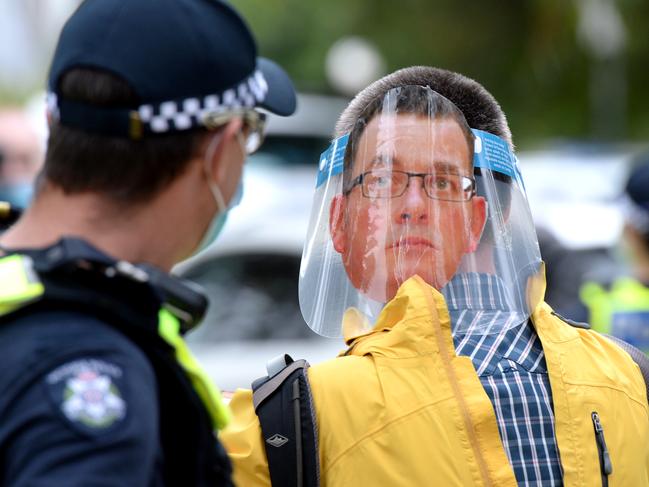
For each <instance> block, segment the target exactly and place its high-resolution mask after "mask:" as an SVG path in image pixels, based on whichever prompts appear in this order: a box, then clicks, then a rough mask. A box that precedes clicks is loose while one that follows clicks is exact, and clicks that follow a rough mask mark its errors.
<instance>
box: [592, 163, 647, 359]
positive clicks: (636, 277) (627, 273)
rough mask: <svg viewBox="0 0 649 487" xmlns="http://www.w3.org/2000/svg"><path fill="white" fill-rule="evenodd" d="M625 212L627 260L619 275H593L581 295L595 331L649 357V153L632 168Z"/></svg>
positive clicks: (624, 250) (623, 249)
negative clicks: (619, 340)
mask: <svg viewBox="0 0 649 487" xmlns="http://www.w3.org/2000/svg"><path fill="white" fill-rule="evenodd" d="M623 212H624V219H625V223H624V228H623V233H622V238H621V241H620V244H619V245H620V247H621V248H620V253H621V254H622V255H623V256H624V258H625V260H626V261H625V262H624V263H623V264H622V265H621V266H620V267H621V268H620V267H618V268H617V269H616V271H617V272H616V275H614V274H612V273H608V274H607V275H605V276H604V277H603V278H601V277H600V278H596V277H593V276H592V275H591V276H589V277H590V279H589V280H588V281H587V282H586V283H585V284H584V285H583V286H582V287H581V290H580V295H581V299H582V301H583V303H584V304H585V306H586V307H587V308H588V312H589V321H590V323H591V325H592V326H593V328H594V329H595V330H597V331H599V332H601V333H607V334H610V335H613V336H616V337H618V338H620V339H622V340H624V341H626V342H628V343H630V344H632V345H634V346H635V347H637V348H639V349H640V350H643V351H644V352H645V353H647V354H649V154H647V153H645V154H643V155H641V156H639V157H638V158H637V159H636V161H635V163H634V164H633V166H632V169H631V172H630V174H629V178H628V180H627V183H626V187H625V193H624V195H623ZM599 274H600V275H601V274H602V273H599ZM587 276H588V275H587Z"/></svg>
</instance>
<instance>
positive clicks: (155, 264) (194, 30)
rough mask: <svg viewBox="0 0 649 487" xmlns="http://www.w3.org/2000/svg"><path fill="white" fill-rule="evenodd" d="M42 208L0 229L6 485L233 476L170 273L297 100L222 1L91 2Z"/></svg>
mask: <svg viewBox="0 0 649 487" xmlns="http://www.w3.org/2000/svg"><path fill="white" fill-rule="evenodd" d="M48 89H49V101H48V107H49V119H50V138H49V144H48V148H47V155H46V160H45V165H44V168H43V172H42V176H41V178H42V180H41V181H40V185H39V188H38V191H37V193H36V195H35V198H34V200H33V203H32V205H31V206H30V207H29V208H28V209H27V211H26V212H25V213H24V215H23V216H22V218H21V219H20V220H19V221H18V222H17V223H16V224H15V225H14V226H12V227H11V228H10V229H9V230H8V231H7V232H5V233H4V234H3V235H2V236H1V237H0V246H1V247H2V254H3V255H4V256H3V257H2V258H0V356H2V368H1V370H0V390H1V391H2V395H1V397H0V418H1V419H0V465H2V468H1V469H0V484H2V485H6V486H27V485H48V486H90V485H124V486H153V485H178V486H198V485H200V486H208V485H209V486H220V485H224V486H225V485H232V482H231V479H230V476H231V467H230V464H229V461H228V459H227V456H226V455H225V452H224V450H223V448H222V447H221V445H220V443H219V442H218V440H217V438H216V437H215V430H216V429H218V428H222V427H223V426H224V425H225V424H226V422H227V420H228V411H227V409H226V407H225V406H224V405H223V404H222V402H221V398H220V395H219V393H218V390H216V389H215V387H214V386H213V385H212V384H210V382H209V381H208V380H207V378H206V377H205V376H204V374H203V373H202V371H201V369H200V368H199V367H198V365H197V363H196V362H195V360H194V359H193V357H192V355H191V354H190V352H189V350H188V348H187V346H186V344H185V342H184V341H183V338H182V334H184V332H186V331H187V330H189V329H191V328H192V327H193V326H195V325H196V323H197V322H198V321H199V320H200V318H201V316H202V314H203V313H204V311H205V307H206V305H207V302H206V299H205V297H204V296H203V295H202V294H201V293H200V292H199V291H198V290H197V289H196V288H195V287H193V286H190V285H189V284H188V283H185V282H183V281H181V280H179V279H177V278H174V277H172V276H171V275H169V274H168V272H169V271H170V269H171V267H172V266H173V265H174V264H175V263H177V262H178V261H180V260H182V259H185V258H187V257H189V256H190V255H192V254H193V253H195V252H197V251H199V250H200V249H202V248H204V247H205V246H207V245H209V244H210V243H211V242H212V241H213V240H214V238H215V237H216V236H217V235H218V233H219V230H220V228H221V227H222V225H223V222H224V220H225V218H226V216H227V212H228V209H229V208H231V207H232V206H234V205H235V204H236V203H237V201H238V199H239V198H240V196H241V172H242V165H243V163H244V160H245V157H246V153H250V152H252V151H254V150H255V149H256V148H257V147H258V146H259V144H260V143H261V141H262V135H263V115H262V114H261V113H259V112H258V111H256V110H255V107H263V108H265V109H267V110H269V111H271V112H275V113H277V114H279V115H289V114H291V113H292V112H293V111H294V109H295V94H294V90H293V86H292V84H291V82H290V80H289V78H288V77H287V75H286V74H285V73H284V72H283V71H282V70H281V68H279V66H277V65H275V64H274V63H272V62H271V61H269V60H265V59H262V58H257V53H256V46H255V42H254V40H253V38H252V36H251V33H250V32H249V30H248V28H247V26H246V25H245V23H244V21H243V20H242V19H241V18H240V17H239V15H238V14H237V12H236V11H235V10H234V9H233V8H232V7H230V6H229V5H228V4H226V3H223V2H219V1H216V0H128V1H123V0H87V1H86V2H84V3H83V4H82V5H81V6H80V7H79V9H78V10H77V11H76V12H75V13H74V14H73V15H72V17H71V18H70V19H69V20H68V22H67V23H66V25H65V26H64V28H63V31H62V33H61V36H60V38H59V42H58V45H57V48H56V52H55V54H54V59H53V61H52V66H51V69H50V74H49V86H48Z"/></svg>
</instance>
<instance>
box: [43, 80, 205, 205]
mask: <svg viewBox="0 0 649 487" xmlns="http://www.w3.org/2000/svg"><path fill="white" fill-rule="evenodd" d="M60 86H61V93H62V94H63V95H64V96H65V97H66V98H67V99H69V100H72V101H79V102H86V103H88V104H92V105H101V106H106V107H113V106H114V107H120V106H130V105H133V104H136V103H137V102H138V98H137V95H136V93H135V91H134V90H133V89H132V88H131V86H129V84H128V83H127V82H126V81H125V80H123V79H122V78H120V77H118V76H116V75H114V74H111V73H109V72H106V71H101V70H96V69H89V68H75V69H71V70H70V71H68V72H67V73H65V74H64V75H63V77H62V79H61V85H60ZM206 136H207V131H206V130H205V129H200V128H197V129H194V130H191V131H186V132H173V133H166V134H160V135H156V136H155V137H145V138H143V139H141V140H131V139H128V138H126V137H120V136H116V137H115V136H107V135H98V134H92V133H88V132H84V131H80V130H77V129H74V128H70V127H67V126H63V125H61V124H60V123H58V122H57V121H56V120H52V121H51V125H50V137H49V143H48V151H47V154H46V158H45V165H44V168H43V177H44V178H45V179H46V180H47V181H49V182H51V183H53V184H55V185H57V186H59V187H60V188H61V189H62V190H63V191H64V192H65V193H67V194H78V193H83V192H87V191H88V192H96V193H100V194H103V195H105V196H106V197H108V198H110V199H111V200H112V201H114V202H115V203H123V204H133V203H142V202H146V201H148V200H150V199H151V198H152V197H153V196H155V195H156V194H157V193H158V192H159V191H160V190H162V189H164V188H165V187H166V186H167V185H168V184H169V183H171V182H172V181H173V180H174V179H176V178H177V177H178V176H179V175H180V174H182V172H183V171H184V170H185V169H186V167H187V165H188V163H189V161H190V160H191V159H192V157H193V156H196V155H198V154H197V151H198V149H199V147H200V146H201V143H202V142H203V141H204V138H205V137H206Z"/></svg>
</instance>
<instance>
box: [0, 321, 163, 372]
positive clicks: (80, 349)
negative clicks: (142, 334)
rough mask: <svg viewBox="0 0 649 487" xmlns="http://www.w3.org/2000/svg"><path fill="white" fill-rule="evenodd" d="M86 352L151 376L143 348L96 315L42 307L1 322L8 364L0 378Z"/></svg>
mask: <svg viewBox="0 0 649 487" xmlns="http://www.w3.org/2000/svg"><path fill="white" fill-rule="evenodd" d="M89 353H92V354H99V355H102V356H114V357H119V358H120V360H122V361H123V362H124V363H125V364H127V366H129V367H132V368H136V369H141V370H142V371H143V373H144V374H146V375H148V376H150V377H151V378H153V370H152V368H151V365H150V364H149V362H148V360H147V359H146V356H145V354H144V352H143V351H141V350H140V349H139V348H138V347H137V346H136V345H135V344H134V343H132V342H131V341H130V340H129V339H128V338H127V337H126V336H124V335H123V334H122V333H120V332H119V331H118V330H116V329H114V327H112V326H111V325H109V324H108V323H106V322H104V321H102V320H100V319H97V318H95V317H92V316H88V315H85V314H82V313H75V312H68V311H47V312H45V311H44V312H35V313H29V314H25V315H21V316H19V317H17V318H16V319H15V320H12V321H11V322H9V323H2V324H0V354H2V357H3V363H4V364H7V367H3V370H0V379H1V377H2V376H3V375H5V374H11V375H12V376H20V375H23V376H28V375H34V374H37V373H38V371H41V372H42V371H44V370H46V369H47V368H48V367H49V368H54V367H56V366H58V365H60V364H61V363H62V361H65V360H66V358H67V357H79V356H85V355H88V354H89ZM28 372H31V373H28ZM0 382H2V380H0Z"/></svg>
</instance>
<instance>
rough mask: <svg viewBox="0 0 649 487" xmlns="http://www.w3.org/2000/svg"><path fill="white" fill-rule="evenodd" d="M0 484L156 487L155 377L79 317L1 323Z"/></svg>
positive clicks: (122, 345)
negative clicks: (154, 486)
mask: <svg viewBox="0 0 649 487" xmlns="http://www.w3.org/2000/svg"><path fill="white" fill-rule="evenodd" d="M0 364H1V365H0V418H1V420H0V485H7V486H12V487H19V486H59V485H61V486H63V485H65V486H72V487H73V486H108V485H110V486H121V485H123V486H153V485H162V480H161V468H160V465H161V462H162V459H161V453H162V450H161V446H160V438H159V429H158V418H159V416H158V413H159V410H158V404H157V390H156V380H155V376H154V372H153V370H152V368H151V365H150V364H149V362H148V361H147V359H146V357H145V356H144V354H143V353H142V351H141V350H140V349H139V348H137V347H136V346H135V345H134V344H133V343H132V342H131V341H129V340H128V339H127V338H126V337H125V336H124V335H122V334H121V333H120V332H118V331H117V330H115V329H114V328H113V327H111V326H109V325H108V324H106V323H103V322H102V321H99V320H97V319H93V318H92V317H89V316H88V315H85V314H78V313H72V312H64V311H52V312H39V313H32V314H30V315H28V316H22V317H20V318H18V319H16V320H12V321H11V322H9V323H0Z"/></svg>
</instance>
